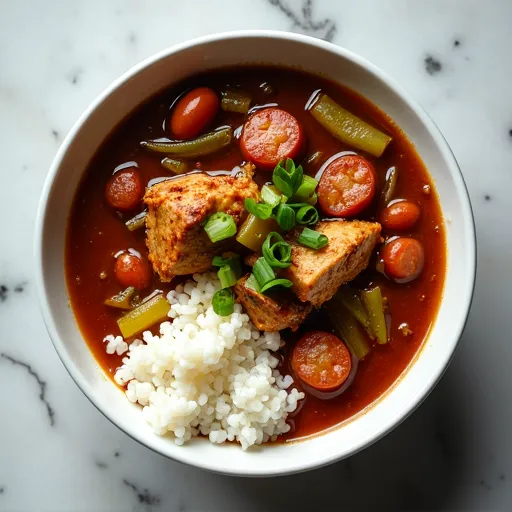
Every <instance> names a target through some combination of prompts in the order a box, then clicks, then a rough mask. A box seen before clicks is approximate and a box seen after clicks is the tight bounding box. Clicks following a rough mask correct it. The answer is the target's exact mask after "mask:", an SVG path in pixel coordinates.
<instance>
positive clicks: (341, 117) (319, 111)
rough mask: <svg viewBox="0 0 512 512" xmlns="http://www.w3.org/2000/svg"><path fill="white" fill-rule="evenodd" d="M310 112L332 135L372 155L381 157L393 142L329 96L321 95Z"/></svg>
mask: <svg viewBox="0 0 512 512" xmlns="http://www.w3.org/2000/svg"><path fill="white" fill-rule="evenodd" d="M310 112H311V114H312V115H313V117H314V118H315V119H316V120H317V121H318V122H319V123H320V124H321V125H322V126H323V127H324V128H325V129H326V130H327V131H328V132H330V133H331V135H333V136H334V137H336V138H337V139H339V140H341V142H344V143H345V144H348V145H350V146H353V147H355V148H357V149H362V150H363V151H366V152H368V153H370V154H371V155H374V156H381V155H382V153H383V152H384V150H385V149H386V147H387V145H388V144H389V143H390V142H391V137H390V136H389V135H386V134H385V133H383V132H381V131H380V130H377V128H374V127H373V126H370V125H369V124H368V123H366V122H364V121H363V120H362V119H359V118H358V117H356V116H355V115H354V114H351V113H350V112H349V111H348V110H345V109H344V108H343V107H341V106H340V105H338V104H337V103H336V102H335V101H333V100H332V99H331V98H329V96H327V94H320V96H319V98H318V100H317V101H316V102H315V103H314V105H313V106H312V107H311V109H310Z"/></svg>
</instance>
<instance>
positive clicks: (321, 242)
mask: <svg viewBox="0 0 512 512" xmlns="http://www.w3.org/2000/svg"><path fill="white" fill-rule="evenodd" d="M297 242H299V244H301V245H304V246H306V247H309V248H310V249H315V250H318V249H322V247H325V246H326V245H327V244H328V243H329V239H328V238H327V237H326V236H325V235H324V234H322V233H319V232H318V231H315V230H313V229H310V228H304V231H302V233H301V234H300V235H299V238H298V239H297Z"/></svg>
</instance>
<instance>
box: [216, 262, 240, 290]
mask: <svg viewBox="0 0 512 512" xmlns="http://www.w3.org/2000/svg"><path fill="white" fill-rule="evenodd" d="M217 276H218V277H219V279H220V285H221V286H222V288H230V287H231V286H234V285H235V284H236V275H235V273H234V272H233V269H232V268H231V267H230V266H229V265H224V266H223V267H221V268H219V271H218V272H217Z"/></svg>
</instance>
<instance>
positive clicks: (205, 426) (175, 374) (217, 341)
mask: <svg viewBox="0 0 512 512" xmlns="http://www.w3.org/2000/svg"><path fill="white" fill-rule="evenodd" d="M219 287H220V282H219V280H218V279H217V276H216V274H214V273H206V274H194V276H193V280H190V281H187V282H186V283H185V284H184V285H178V286H177V287H176V289H175V290H173V291H171V292H170V293H169V294H168V295H167V299H168V300H169V302H170V303H171V310H170V311H169V316H170V317H171V318H172V319H173V321H172V323H171V322H163V323H162V324H161V325H160V336H153V335H152V334H151V332H149V331H146V332H144V333H143V335H142V337H143V340H144V341H141V340H135V341H134V342H133V343H131V344H130V346H129V348H128V346H127V344H126V342H125V341H124V340H123V338H122V337H121V336H117V337H114V336H112V335H109V336H107V337H106V338H105V340H104V341H105V342H107V352H108V353H109V354H113V353H114V352H116V353H118V354H122V353H123V352H125V351H126V350H128V354H127V356H126V357H125V358H124V359H123V365H122V366H121V367H120V368H118V369H117V371H116V374H115V380H116V382H118V383H119V384H120V385H127V389H126V396H127V397H128V399H129V400H130V401H132V402H136V403H137V402H138V403H139V404H140V405H142V406H143V409H142V414H143V415H144V417H145V419H146V421H147V422H148V423H149V425H150V426H151V427H152V429H153V431H154V432H155V433H156V434H159V435H165V434H168V433H170V434H171V435H172V436H173V439H174V441H175V443H176V444H178V445H182V444H183V443H185V442H186V441H188V440H189V439H190V438H191V437H193V436H197V435H199V434H203V435H205V436H208V438H209V440H210V441H211V442H212V443H218V444H220V443H224V442H225V441H238V442H239V443H240V444H241V445H242V448H243V449H244V450H246V449H247V448H248V447H249V446H251V445H254V444H261V443H263V442H265V441H268V440H275V439H276V437H277V436H278V435H279V434H283V433H286V432H288V431H289V430H290V426H289V425H288V424H287V423H286V418H287V416H288V414H289V413H290V412H293V411H295V409H296V408H297V402H298V400H300V399H302V398H304V393H300V392H299V391H298V390H297V389H295V388H292V389H289V388H290V386H291V385H292V384H293V379H292V377H291V376H290V375H286V376H282V375H281V374H280V373H279V371H278V370H277V369H276V367H277V365H278V362H279V360H278V359H277V358H276V357H274V356H273V355H272V352H274V351H276V350H278V349H279V347H280V345H281V337H280V335H279V332H267V333H261V332H259V331H258V330H257V329H256V328H255V327H254V325H253V324H252V323H251V321H250V320H249V317H248V316H247V315H246V314H244V313H242V307H241V306H240V305H239V304H236V305H235V310H234V312H233V314H231V315H229V316H225V317H221V316H219V315H217V314H216V313H215V312H214V311H213V308H212V306H211V301H212V297H213V294H214V293H215V292H216V291H217V290H218V289H219Z"/></svg>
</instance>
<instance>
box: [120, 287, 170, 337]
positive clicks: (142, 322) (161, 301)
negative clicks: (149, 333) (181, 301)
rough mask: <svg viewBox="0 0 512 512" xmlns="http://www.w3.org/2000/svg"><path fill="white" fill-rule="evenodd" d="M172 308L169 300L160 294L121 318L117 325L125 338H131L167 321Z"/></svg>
mask: <svg viewBox="0 0 512 512" xmlns="http://www.w3.org/2000/svg"><path fill="white" fill-rule="evenodd" d="M170 308H171V306H170V305H169V302H167V299H166V298H165V297H164V296H163V295H160V294H158V295H155V296H154V297H152V298H151V299H149V300H147V301H146V302H143V303H142V304H140V306H137V307H136V308H135V309H132V310H131V311H130V312H129V313H127V314H126V315H124V316H122V317H121V318H119V320H118V321H117V325H118V326H119V330H120V331H121V334H122V335H123V337H124V338H130V337H132V336H135V334H138V333H139V332H141V331H145V330H146V329H148V328H149V327H151V326H152V325H154V324H156V323H158V322H162V321H163V320H165V319H167V313H169V309H170Z"/></svg>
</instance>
